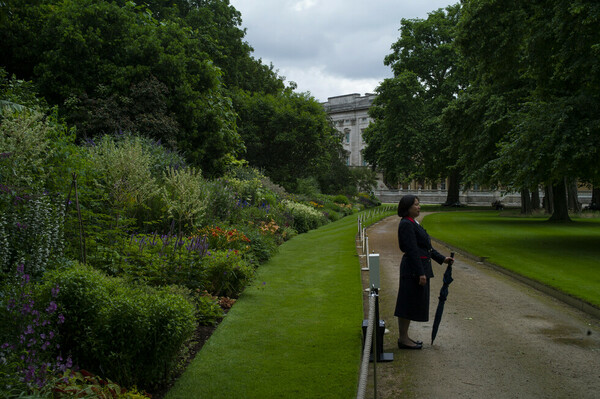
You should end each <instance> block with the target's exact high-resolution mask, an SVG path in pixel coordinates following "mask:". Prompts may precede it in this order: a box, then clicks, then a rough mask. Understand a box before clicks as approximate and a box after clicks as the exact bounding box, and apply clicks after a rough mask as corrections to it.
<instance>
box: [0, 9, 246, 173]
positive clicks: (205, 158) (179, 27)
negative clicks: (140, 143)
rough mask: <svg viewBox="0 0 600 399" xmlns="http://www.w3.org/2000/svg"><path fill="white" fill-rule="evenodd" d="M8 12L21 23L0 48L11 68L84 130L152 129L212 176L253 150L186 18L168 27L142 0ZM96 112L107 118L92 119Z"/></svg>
mask: <svg viewBox="0 0 600 399" xmlns="http://www.w3.org/2000/svg"><path fill="white" fill-rule="evenodd" d="M7 9H8V13H9V14H10V15H11V16H12V19H11V21H18V22H14V23H12V22H11V23H10V24H8V25H7V26H6V27H5V28H4V27H3V29H2V30H1V31H2V32H3V34H4V35H5V36H6V37H7V38H8V39H10V40H7V41H3V43H2V45H0V46H1V47H0V50H1V51H2V52H3V53H4V54H9V55H10V56H9V59H10V60H11V61H10V64H8V65H7V70H8V71H9V72H11V73H20V74H21V75H20V77H22V78H26V79H32V80H34V81H35V83H36V84H37V86H38V87H39V90H40V94H41V95H42V96H44V97H45V98H46V99H47V100H48V101H49V103H50V104H58V105H63V104H65V105H66V107H64V108H63V109H62V110H63V112H64V113H65V115H66V116H67V119H68V120H69V121H72V122H75V123H76V124H77V123H79V124H80V125H81V127H82V129H81V132H80V133H85V132H92V133H96V132H98V131H101V130H102V129H104V128H111V127H114V126H119V127H121V128H129V127H130V126H131V127H132V128H134V130H135V131H139V132H141V133H144V134H147V133H146V132H143V131H141V130H142V129H145V128H147V129H150V132H149V134H150V135H161V137H163V135H167V137H163V138H164V139H167V140H169V139H170V141H172V142H173V141H175V142H176V143H177V146H178V148H180V149H181V150H182V151H183V152H184V153H185V154H186V156H187V157H188V159H189V160H190V161H191V162H193V163H194V164H196V165H199V166H201V167H202V169H203V170H204V171H205V173H207V174H208V175H213V174H218V173H220V172H222V171H223V169H224V167H225V166H226V164H227V163H228V162H229V160H230V159H233V158H235V157H236V156H237V154H238V153H239V152H240V151H241V150H242V149H243V144H242V142H241V140H240V137H239V136H238V135H237V133H236V130H235V113H234V111H233V109H232V107H231V102H230V101H229V100H228V98H227V96H226V94H225V92H224V88H223V86H222V72H221V71H220V70H219V69H218V68H217V67H216V66H215V65H214V63H213V62H212V60H211V59H210V57H209V56H208V54H207V53H206V52H205V51H203V48H202V46H201V45H200V44H201V43H199V41H198V40H197V38H195V37H194V32H193V31H192V30H191V29H190V28H189V27H187V26H186V25H185V23H184V22H183V21H182V20H180V19H178V17H176V16H172V17H171V19H169V20H162V21H159V20H157V19H155V18H154V17H153V16H152V13H151V12H150V10H149V9H147V8H146V7H145V6H136V5H135V4H134V3H132V2H126V3H125V4H124V5H122V6H121V5H119V4H117V3H109V2H106V1H101V2H96V1H90V0H84V1H76V2H75V1H61V2H58V1H48V2H40V3H34V4H33V5H27V4H22V3H21V2H19V1H16V0H14V1H9V2H8V5H7ZM32 37H36V40H31V42H29V41H28V40H29V39H30V38H32ZM96 110H100V111H103V113H102V114H100V115H104V116H105V119H104V120H102V121H99V120H97V119H98V115H97V114H96V116H95V117H90V114H92V115H94V111H96ZM153 111H155V112H154V113H153ZM94 118H96V119H94ZM172 135H174V136H175V137H174V138H171V137H170V136H172Z"/></svg>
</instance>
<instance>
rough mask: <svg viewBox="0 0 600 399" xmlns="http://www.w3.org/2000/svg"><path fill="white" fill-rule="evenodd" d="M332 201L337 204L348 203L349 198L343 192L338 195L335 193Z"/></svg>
mask: <svg viewBox="0 0 600 399" xmlns="http://www.w3.org/2000/svg"><path fill="white" fill-rule="evenodd" d="M332 200H333V202H335V203H337V204H344V205H348V204H349V203H350V200H348V197H346V196H345V195H343V194H340V195H336V196H335V197H333V199H332Z"/></svg>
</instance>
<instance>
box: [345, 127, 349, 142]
mask: <svg viewBox="0 0 600 399" xmlns="http://www.w3.org/2000/svg"><path fill="white" fill-rule="evenodd" d="M344 137H345V140H346V143H349V142H350V129H345V130H344Z"/></svg>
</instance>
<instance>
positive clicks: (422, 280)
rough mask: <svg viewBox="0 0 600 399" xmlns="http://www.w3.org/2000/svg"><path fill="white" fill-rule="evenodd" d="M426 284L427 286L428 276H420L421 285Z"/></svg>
mask: <svg viewBox="0 0 600 399" xmlns="http://www.w3.org/2000/svg"><path fill="white" fill-rule="evenodd" d="M425 284H427V276H426V275H422V276H419V285H420V286H424V285H425Z"/></svg>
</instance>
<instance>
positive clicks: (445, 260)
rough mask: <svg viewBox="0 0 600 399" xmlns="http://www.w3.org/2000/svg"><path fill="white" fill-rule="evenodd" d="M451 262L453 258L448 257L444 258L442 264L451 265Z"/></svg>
mask: <svg viewBox="0 0 600 399" xmlns="http://www.w3.org/2000/svg"><path fill="white" fill-rule="evenodd" d="M452 262H454V258H451V257H449V256H448V257H446V259H444V263H446V264H449V263H452Z"/></svg>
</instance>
